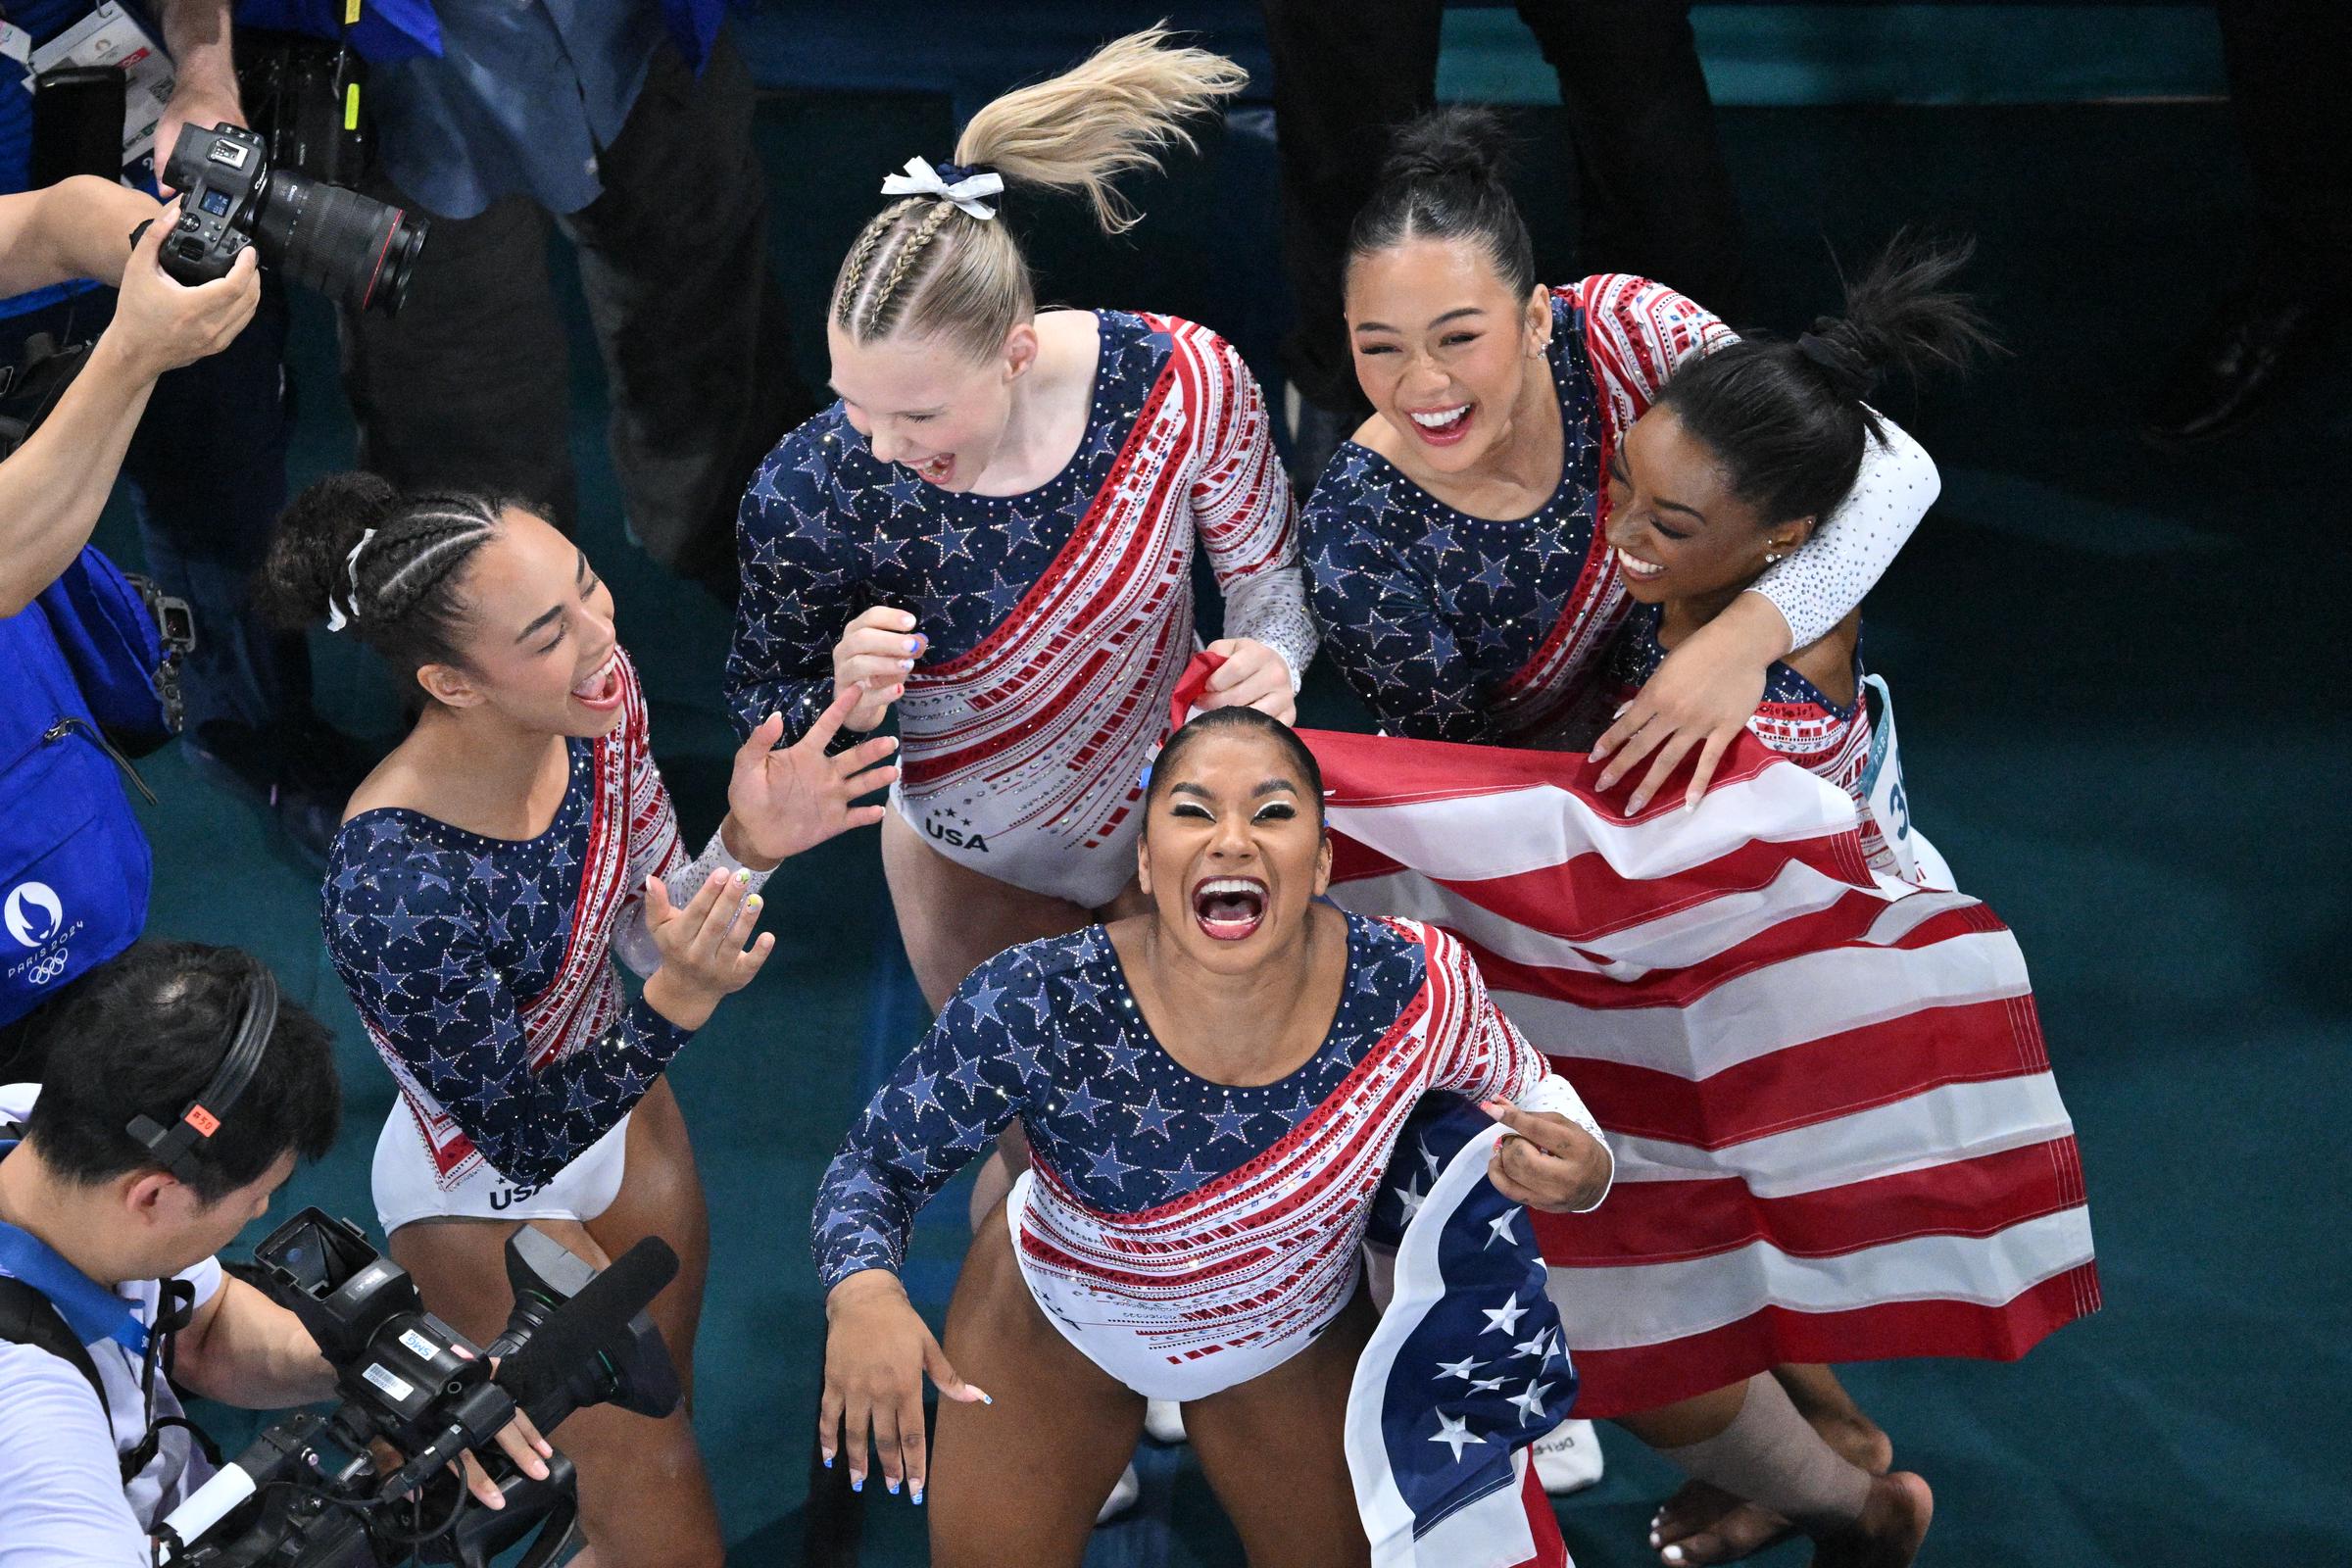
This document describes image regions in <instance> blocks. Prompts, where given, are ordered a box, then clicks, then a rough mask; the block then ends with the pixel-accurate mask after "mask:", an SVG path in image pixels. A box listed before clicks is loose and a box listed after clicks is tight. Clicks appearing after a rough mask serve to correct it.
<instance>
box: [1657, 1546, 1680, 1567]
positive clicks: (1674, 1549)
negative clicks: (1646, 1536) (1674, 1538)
mask: <svg viewBox="0 0 2352 1568" xmlns="http://www.w3.org/2000/svg"><path fill="white" fill-rule="evenodd" d="M1658 1555H1659V1556H1661V1557H1663V1558H1665V1559H1666V1560H1667V1561H1668V1562H1678V1563H1679V1562H1681V1561H1682V1560H1683V1548H1682V1547H1680V1546H1668V1547H1667V1548H1666V1549H1665V1550H1664V1551H1661V1552H1659V1553H1658Z"/></svg>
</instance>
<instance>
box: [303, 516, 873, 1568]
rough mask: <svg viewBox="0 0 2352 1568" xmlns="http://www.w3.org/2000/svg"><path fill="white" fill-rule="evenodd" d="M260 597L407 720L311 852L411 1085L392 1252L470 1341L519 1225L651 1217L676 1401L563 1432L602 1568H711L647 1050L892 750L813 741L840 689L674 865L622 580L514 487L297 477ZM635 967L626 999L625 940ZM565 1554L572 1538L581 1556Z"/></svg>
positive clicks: (701, 1017)
mask: <svg viewBox="0 0 2352 1568" xmlns="http://www.w3.org/2000/svg"><path fill="white" fill-rule="evenodd" d="M263 592H264V596H265V599H266V601H267V602H268V605H269V607H270V610H271V611H272V613H274V614H275V616H276V617H277V618H278V619H279V620H280V621H281V622H283V623H285V624H287V625H289V626H299V625H302V624H306V623H308V622H311V621H314V620H317V619H319V618H320V617H323V618H324V619H325V620H326V622H327V624H328V626H329V627H330V628H332V629H334V630H338V631H343V632H348V633H350V634H351V635H353V636H356V637H358V638H359V639H360V641H362V642H364V643H366V644H368V646H369V647H371V648H373V649H374V650H375V651H376V653H377V654H378V655H380V656H381V657H382V658H383V660H384V661H385V662H386V663H388V664H389V665H390V666H391V667H392V669H393V671H394V673H395V674H396V675H397V676H398V677H400V679H401V681H402V683H403V684H404V686H411V685H413V688H414V691H413V696H414V697H415V698H416V699H417V700H418V707H419V711H418V713H417V720H416V724H415V727H414V728H412V729H411V730H410V732H409V734H408V736H407V738H406V739H404V740H403V741H402V742H401V743H400V744H399V745H398V746H397V747H395V748H394V749H393V751H392V753H391V755H390V756H389V757H387V758H386V759H385V760H384V761H383V762H382V763H381V764H380V765H379V766H378V767H377V768H376V769H375V770H374V771H373V772H372V773H370V774H369V775H368V778H367V779H366V780H365V781H364V782H363V783H362V784H361V786H360V788H359V790H358V792H357V793H356V794H354V795H353V797H352V799H351V803H350V805H349V807H348V809H347V810H346V813H345V817H344V821H343V825H342V828H341V830H340V831H339V832H338V834H337V835H336V838H335V841H334V844H333V847H332V852H331V855H330V858H329V863H328V875H327V881H326V886H325V889H324V894H323V909H322V917H323V922H324V926H325V934H326V945H327V951H328V954H329V955H330V956H331V957H332V958H333V960H334V965H335V969H336V972H337V973H338V974H339V975H340V976H341V977H342V980H343V983H344V986H345V987H346V989H348V990H349V992H350V994H351V1000H352V1005H353V1006H354V1007H355V1008H356V1009H357V1010H358V1012H359V1015H360V1019H361V1022H362V1024H363V1025H364V1026H365V1028H366V1029H367V1032H368V1039H369V1040H370V1041H371V1042H372V1043H373V1044H374V1046H375V1048H376V1051H377V1053H378V1054H380V1055H381V1056H382V1057H383V1060H384V1063H385V1065H386V1066H387V1067H389V1068H390V1069H391V1072H392V1076H393V1079H394V1081H395V1083H396V1084H397V1085H398V1087H399V1091H400V1094H399V1098H398V1099H397V1100H396V1102H395V1103H394V1104H393V1106H392V1110H391V1114H390V1115H389V1117H387V1119H386V1120H385V1123H384V1128H383V1132H382V1134H381V1135H380V1136H379V1138H378V1139H377V1142H376V1149H375V1163H374V1170H373V1187H374V1197H375V1203H376V1210H377V1214H378V1217H379V1218H380V1219H381V1221H382V1224H383V1228H384V1231H385V1232H386V1234H387V1236H388V1238H389V1241H388V1244H387V1245H388V1250H389V1251H390V1253H391V1256H392V1257H393V1259H394V1260H395V1261H396V1262H398V1263H399V1264H400V1265H401V1266H402V1267H403V1268H405V1269H407V1270H408V1271H409V1273H410V1275H411V1276H412V1277H413V1278H414V1279H415V1280H416V1282H417V1289H418V1290H419V1292H420V1293H421V1294H422V1297H423V1299H424V1304H425V1305H426V1307H427V1308H429V1309H430V1310H431V1311H433V1312H435V1313H436V1314H438V1315H439V1316H441V1317H442V1318H444V1319H446V1320H447V1321H448V1322H449V1323H451V1324H452V1325H453V1326H455V1327H457V1328H458V1329H459V1330H461V1331H462V1332H464V1333H466V1334H467V1335H470V1336H471V1337H473V1338H474V1339H475V1340H476V1341H477V1342H481V1341H486V1340H487V1339H488V1338H490V1337H491V1336H493V1335H495V1334H496V1333H497V1332H498V1331H499V1329H500V1327H501V1326H502V1325H503V1324H504V1323H505V1322H506V1319H507V1315H508V1312H509V1311H510V1310H511V1308H512V1306H513V1301H512V1298H511V1296H510V1294H509V1291H508V1286H507V1280H506V1270H505V1268H504V1267H503V1265H502V1262H501V1250H502V1249H503V1248H504V1246H505V1243H506V1240H507V1237H508V1236H509V1235H511V1234H512V1233H513V1231H514V1230H515V1226H516V1225H517V1224H518V1223H519V1222H521V1221H524V1220H528V1221H530V1222H531V1223H533V1224H534V1225H536V1226H538V1227H539V1228H540V1229H541V1230H543V1231H545V1232H547V1233H548V1234H549V1235H551V1236H553V1237H555V1238H556V1239H557V1240H559V1241H561V1242H562V1243H564V1245H565V1246H566V1247H568V1248H570V1249H571V1250H573V1251H575V1252H577V1253H578V1254H579V1255H580V1256H582V1257H583V1258H585V1259H586V1260H587V1261H589V1262H590V1263H591V1264H594V1265H596V1266H598V1267H602V1266H603V1265H604V1264H605V1263H606V1262H608V1261H609V1260H610V1259H611V1258H613V1257H614V1256H617V1255H618V1254H620V1253H621V1252H623V1251H625V1250H628V1249H629V1248H630V1247H631V1246H633V1245H634V1244H635V1243H636V1242H637V1241H638V1240H640V1239H641V1238H643V1237H647V1236H660V1237H661V1238H662V1240H664V1241H665V1242H667V1243H668V1244H669V1246H670V1247H671V1248H672V1249H673V1250H675V1251H676V1252H677V1254H678V1257H679V1260H680V1267H679V1271H678V1277H677V1279H676V1280H675V1281H673V1282H672V1283H671V1284H670V1285H669V1287H668V1288H667V1289H666V1290H664V1291H663V1292H662V1295H661V1296H660V1297H659V1298H658V1299H656V1300H655V1302H654V1304H653V1307H652V1309H651V1310H652V1314H653V1317H654V1321H655V1322H656V1324H657V1325H658V1326H659V1327H660V1329H661V1331H662V1336H663V1338H664V1340H665V1341H666V1342H667V1344H668V1347H669V1350H670V1354H671V1356H672V1358H673V1359H674V1360H675V1362H676V1363H677V1368H678V1372H679V1376H680V1380H681V1382H682V1383H683V1385H684V1387H685V1389H686V1392H687V1401H688V1402H687V1404H686V1405H683V1406H681V1407H680V1409H679V1410H678V1411H676V1412H674V1413H672V1414H671V1415H670V1416H668V1417H666V1418H664V1419H662V1420H661V1421H654V1420H650V1419H648V1418H647V1417H644V1416H639V1415H632V1414H629V1413H628V1412H626V1411H621V1410H617V1409H614V1408H613V1407H610V1406H606V1407H601V1408H598V1409H594V1410H586V1411H582V1412H581V1413H580V1414H579V1415H578V1416H576V1417H574V1418H573V1419H572V1420H571V1421H570V1422H568V1423H566V1424H565V1426H564V1448H565V1450H566V1452H567V1453H568V1454H569V1455H570V1456H571V1458H572V1460H573V1462H574V1463H575V1464H576V1465H577V1467H578V1471H579V1477H580V1508H581V1520H582V1525H583V1529H584V1531H585V1534H586V1537H587V1540H588V1543H589V1545H590V1548H591V1552H592V1554H593V1556H594V1558H595V1562H596V1568H644V1565H656V1568H716V1565H717V1564H719V1563H720V1562H721V1561H722V1560H723V1558H724V1555H725V1552H724V1541H723V1539H722V1537H721V1536H720V1533H719V1526H718V1517H717V1513H716V1510H715V1508H714V1506H713V1503H712V1500H711V1489H710V1486H709V1483H708V1481H707V1480H706V1479H705V1476H704V1471H703V1465H702V1459H701V1456H700V1455H699V1454H698V1453H697V1452H696V1449H695V1445H694V1437H693V1431H692V1428H691V1426H690V1425H689V1421H688V1413H687V1412H688V1409H689V1408H690V1406H691V1401H692V1397H693V1387H694V1383H693V1372H694V1337H695V1327H696V1322H697V1319H698V1318H699V1317H700V1315H701V1309H702V1291H703V1280H704V1275H705V1270H706V1266H707V1264H708V1260H709V1242H710V1237H709V1222H708V1215H707V1212H706V1209H705V1205H704V1199H703V1190H702V1183H701V1179H700V1178H699V1176H697V1174H696V1172H695V1166H694V1153H693V1149H692V1147H691V1145H690V1143H689V1141H688V1139H687V1135H686V1127H685V1123H684V1121H683V1120H682V1118H681V1116H680V1114H679V1109H678V1103H677V1101H676V1099H675V1098H674V1097H673V1096H672V1094H671V1093H670V1090H669V1087H668V1084H667V1083H666V1081H665V1080H664V1076H663V1074H664V1070H665V1069H666V1068H667V1067H668V1065H669V1063H670V1061H671V1060H672V1059H673V1058H674V1057H675V1056H676V1055H677V1054H678V1053H679V1052H680V1051H681V1050H683V1049H684V1047H685V1046H686V1044H687V1042H688V1041H689V1040H690V1039H691V1038H692V1037H693V1035H694V1032H695V1030H697V1029H698V1028H700V1027H701V1026H702V1025H703V1023H704V1022H705V1021H706V1020H707V1019H708V1018H709V1017H710V1016H711V1011H712V1009H713V1008H715V1007H716V1006H717V1005H718V1004H719V1002H720V1001H721V1000H723V999H724V998H725V997H727V996H728V995H729V994H731V993H733V992H735V991H738V990H740V989H741V988H742V987H743V986H744V985H746V984H747V983H749V982H750V980H751V978H752V976H753V975H755V974H756V973H758V971H759V969H760V965H761V964H762V963H763V962H764V961H765V960H766V957H767V956H768V954H769V952H770V951H772V949H773V946H774V941H775V939H774V937H773V936H772V935H770V934H765V933H762V934H760V935H758V936H757V937H755V936H754V934H753V927H754V925H755V923H756V922H757V920H758V917H759V913H760V896H759V886H760V882H761V881H763V880H764V879H765V877H766V876H767V874H768V873H769V872H770V871H771V870H773V869H774V867H775V866H776V865H777V864H778V863H779V862H781V861H782V860H783V859H785V858H787V857H789V856H792V855H796V854H798V853H800V852H801V851H802V850H805V849H808V848H809V847H810V846H812V845H815V844H818V843H821V842H822V841H824V840H826V839H828V838H831V837H832V836H834V835H835V834H837V833H840V832H843V831H845V830H846V829H849V828H853V827H861V826H870V825H871V824H872V823H873V822H874V821H875V820H877V819H878V817H879V816H880V814H881V809H880V808H879V807H875V806H864V807H859V806H855V805H853V804H852V803H853V802H854V801H855V800H856V799H857V798H858V796H860V795H864V794H869V793H871V792H872V791H874V790H876V789H879V788H881V787H882V786H884V785H886V784H888V783H889V782H890V781H891V780H892V778H893V777H894V776H895V771H896V770H895V769H894V768H892V767H891V766H889V765H886V764H885V763H884V759H885V758H887V757H888V756H889V755H890V753H891V751H892V749H893V742H892V741H891V740H890V739H889V738H887V737H881V738H876V739H873V740H869V741H866V742H864V743H863V744H861V745H858V746H856V747H853V748H850V749H848V750H846V751H844V752H842V753H840V754H839V755H834V756H828V755H827V748H828V743H830V742H831V741H832V740H833V738H834V736H835V733H836V731H837V730H838V728H839V726H840V724H841V721H842V720H843V719H844V718H845V717H846V716H847V715H848V712H849V710H850V708H851V706H852V703H853V702H854V701H855V699H854V698H852V697H848V696H845V697H843V698H842V699H840V700H838V701H836V702H833V703H832V704H830V705H828V707H827V708H826V710H825V711H821V712H819V713H818V714H817V715H815V717H814V720H813V722H811V724H810V725H809V730H808V733H807V734H806V735H805V736H804V737H803V738H802V739H801V740H800V741H799V742H798V743H797V744H795V745H793V746H790V747H778V746H777V744H776V743H777V739H778V731H779V729H780V728H781V722H780V721H771V722H769V723H767V724H764V725H761V726H760V727H759V728H757V729H755V730H754V732H753V733H752V735H751V736H750V738H749V739H748V740H747V741H746V742H745V743H744V745H743V747H742V748H741V750H739V751H738V752H737V753H736V756H735V764H734V773H733V777H732V779H731V780H730V782H729V785H728V790H727V806H728V811H727V815H726V818H725V820H724V821H722V822H721V823H720V825H719V829H718V831H717V833H716V834H714V835H713V836H712V838H711V842H710V844H709V845H708V846H707V847H706V848H705V849H704V851H703V853H702V854H701V856H699V857H694V858H690V857H689V856H688V854H687V853H686V850H685V848H684V847H683V846H682V845H681V843H680V842H679V838H678V827H677V819H676V816H675V814H674V813H673V812H672V810H671V808H670V801H669V794H668V791H667V790H666V789H665V788H664V787H663V785H662V775H661V773H660V771H659V770H658V769H657V768H656V767H655V765H654V760H653V754H652V750H651V746H650V742H649V739H648V733H647V722H646V707H645V696H644V693H643V691H642V690H641V689H640V688H639V685H638V681H637V674H636V671H635V669H634V668H633V667H632V666H631V664H630V662H629V659H628V656H627V655H626V654H625V653H623V652H622V651H621V648H620V644H619V641H618V639H617V636H616V634H615V631H614V626H613V596H612V594H611V593H610V592H609V591H608V590H607V588H606V587H605V584H604V582H603V580H602V579H601V578H599V577H598V575H597V573H596V571H595V570H594V568H593V567H592V566H591V565H590V564H589V562H588V558H587V556H586V554H585V553H584V552H582V551H581V550H580V549H579V548H578V547H577V546H575V545H574V544H573V543H572V542H571V541H570V540H569V539H566V538H565V537H564V535H563V534H562V533H560V532H558V531H557V530H556V528H555V527H554V526H553V525H552V524H551V523H550V522H549V521H548V520H547V518H546V516H545V515H544V513H542V512H541V511H539V510H538V509H536V508H534V507H532V506H529V505H527V504H524V503H520V502H516V501H514V500H511V499H506V498H501V497H497V496H488V495H429V496H404V495H400V494H398V493H396V492H395V491H394V490H393V488H392V487H391V486H390V485H389V484H388V483H386V482H385V481H384V480H382V479H379V478H377V477H375V476H373V475H370V474H358V473H354V474H342V475H337V476H335V477H332V478H328V479H324V480H321V481H320V482H319V483H317V484H314V485H312V486H311V487H310V488H309V489H307V490H306V491H304V492H303V493H302V494H301V495H300V496H299V497H297V498H296V500H295V501H294V503H293V505H292V506H291V507H290V508H288V510H287V511H286V513H285V515H284V516H283V517H282V518H281V519H280V521H279V524H278V530H277V534H276V537H275V538H274V540H273V541H272V544H271V550H270V558H269V562H268V564H267V566H266V568H265V579H264V589H263ZM615 958H618V959H619V960H620V961H621V962H623V963H626V964H627V965H629V967H630V968H632V969H633V970H635V971H636V972H637V973H638V974H639V975H641V976H643V977H644V980H645V984H644V990H643V991H642V993H641V994H640V995H639V996H638V997H637V998H636V999H634V1000H631V999H630V998H629V997H628V995H627V994H626V992H625V991H624V990H623V988H622V985H621V981H620V977H619V974H618V972H617V970H616V968H615V966H614V962H613V960H614V959H615ZM575 1560H581V1559H575Z"/></svg>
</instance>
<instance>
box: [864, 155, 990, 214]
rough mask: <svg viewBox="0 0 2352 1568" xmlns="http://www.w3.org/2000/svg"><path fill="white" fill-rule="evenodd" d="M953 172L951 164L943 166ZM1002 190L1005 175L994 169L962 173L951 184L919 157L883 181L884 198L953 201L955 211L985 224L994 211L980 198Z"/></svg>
mask: <svg viewBox="0 0 2352 1568" xmlns="http://www.w3.org/2000/svg"><path fill="white" fill-rule="evenodd" d="M944 167H946V168H949V169H954V168H956V166H955V165H954V164H949V165H946V166H944ZM1004 189H1005V176H1004V175H1002V174H1000V173H997V172H994V171H993V170H984V171H982V172H979V173H974V174H965V175H964V176H963V177H962V178H961V179H958V180H956V182H955V183H954V184H950V183H948V180H947V178H946V176H945V175H943V174H941V173H940V172H939V170H938V169H935V168H933V167H932V166H931V165H929V164H927V163H925V162H924V161H923V160H922V159H920V158H909V159H907V172H905V173H903V174H892V175H890V176H888V177H887V178H885V179H884V180H883V181H882V194H883V195H885V196H929V197H933V198H935V199H936V200H939V201H943V202H954V203H955V204H956V210H957V211H959V212H961V213H963V214H964V215H965V216H966V217H969V218H977V219H979V220H980V221H982V222H984V223H985V222H987V221H989V220H990V219H992V218H994V217H996V216H997V210H996V209H995V208H994V207H991V206H989V205H988V203H986V202H984V201H982V200H981V199H980V198H981V197H983V196H996V195H1000V194H1002V193H1003V191H1004Z"/></svg>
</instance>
